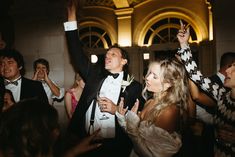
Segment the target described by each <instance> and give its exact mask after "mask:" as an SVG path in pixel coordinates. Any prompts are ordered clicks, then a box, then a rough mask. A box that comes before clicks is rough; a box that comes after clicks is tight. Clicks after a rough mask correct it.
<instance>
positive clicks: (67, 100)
mask: <svg viewBox="0 0 235 157" xmlns="http://www.w3.org/2000/svg"><path fill="white" fill-rule="evenodd" d="M64 99H65V108H66V113H67V115H68V118H69V119H71V118H72V96H71V94H70V93H69V92H66V94H65V98H64Z"/></svg>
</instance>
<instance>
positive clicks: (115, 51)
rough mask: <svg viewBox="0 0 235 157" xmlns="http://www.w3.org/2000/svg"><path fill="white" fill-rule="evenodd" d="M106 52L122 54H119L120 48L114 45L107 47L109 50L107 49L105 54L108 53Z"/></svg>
mask: <svg viewBox="0 0 235 157" xmlns="http://www.w3.org/2000/svg"><path fill="white" fill-rule="evenodd" d="M108 53H115V54H119V55H122V54H121V50H120V49H119V48H116V47H114V48H111V49H109V50H108V51H107V54H108Z"/></svg>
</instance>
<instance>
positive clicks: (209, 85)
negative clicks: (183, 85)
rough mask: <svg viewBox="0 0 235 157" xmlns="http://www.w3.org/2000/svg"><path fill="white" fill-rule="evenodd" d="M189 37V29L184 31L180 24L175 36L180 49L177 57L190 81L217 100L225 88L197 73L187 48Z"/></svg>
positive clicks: (195, 65) (197, 70)
mask: <svg viewBox="0 0 235 157" xmlns="http://www.w3.org/2000/svg"><path fill="white" fill-rule="evenodd" d="M189 36H190V33H189V28H187V29H185V26H184V25H183V24H182V22H181V29H180V30H179V32H178V35H177V37H178V40H179V43H180V47H181V48H180V49H179V50H178V55H179V56H180V58H181V61H182V62H183V64H184V65H185V68H186V70H187V72H188V74H189V77H190V79H192V80H193V81H194V82H195V83H196V84H198V85H199V86H200V88H201V89H202V90H204V91H205V92H207V93H209V94H210V95H211V96H213V98H214V99H215V100H218V99H219V98H218V97H219V94H221V93H223V92H225V88H223V87H222V86H221V87H220V86H219V85H218V84H216V83H215V82H211V80H210V79H209V78H208V77H204V76H203V75H202V73H201V72H200V71H199V69H198V67H197V64H196V62H195V61H194V60H193V57H192V53H191V50H190V47H189V46H188V39H189Z"/></svg>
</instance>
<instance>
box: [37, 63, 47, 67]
mask: <svg viewBox="0 0 235 157" xmlns="http://www.w3.org/2000/svg"><path fill="white" fill-rule="evenodd" d="M36 66H37V67H45V68H46V65H44V64H42V63H37V65H36Z"/></svg>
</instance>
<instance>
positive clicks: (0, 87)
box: [0, 76, 5, 115]
mask: <svg viewBox="0 0 235 157" xmlns="http://www.w3.org/2000/svg"><path fill="white" fill-rule="evenodd" d="M4 93H5V86H4V79H3V77H1V76H0V112H2V107H3V101H4ZM0 115H1V113H0Z"/></svg>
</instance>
